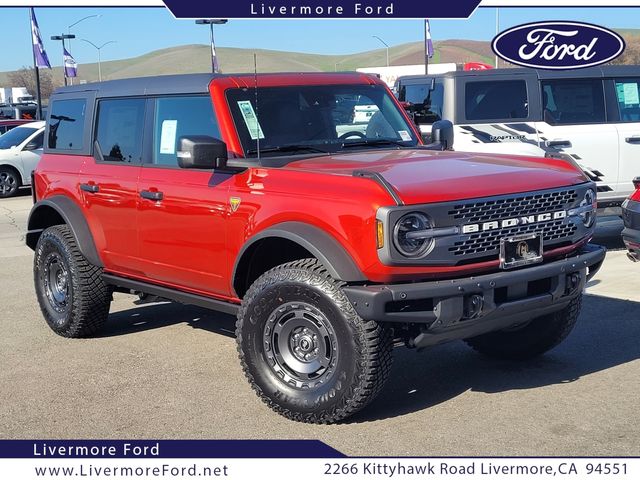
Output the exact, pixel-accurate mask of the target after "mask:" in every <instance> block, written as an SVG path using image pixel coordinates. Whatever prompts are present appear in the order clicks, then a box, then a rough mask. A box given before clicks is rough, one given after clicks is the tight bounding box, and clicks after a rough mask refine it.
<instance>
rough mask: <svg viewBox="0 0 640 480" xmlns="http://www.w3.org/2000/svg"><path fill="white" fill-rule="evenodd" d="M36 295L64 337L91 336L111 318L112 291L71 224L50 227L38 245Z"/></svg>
mask: <svg viewBox="0 0 640 480" xmlns="http://www.w3.org/2000/svg"><path fill="white" fill-rule="evenodd" d="M33 274H34V281H35V288H36V294H37V297H38V303H39V304H40V309H41V310H42V314H43V315H44V318H45V320H46V321H47V324H48V325H49V327H51V329H52V330H53V331H54V332H56V333H57V334H58V335H61V336H63V337H72V338H79V337H88V336H90V335H93V334H95V333H96V332H98V331H99V330H100V329H101V328H102V326H103V325H104V323H105V322H106V320H107V316H108V315H109V306H110V303H111V291H110V289H109V287H108V285H107V284H105V283H104V280H103V279H102V269H101V268H100V267H96V266H95V265H92V264H91V263H89V262H88V261H87V259H86V258H85V257H84V255H82V253H81V252H80V249H79V248H78V245H77V244H76V239H75V237H74V236H73V233H72V232H71V229H70V228H69V227H68V226H67V225H56V226H53V227H49V228H47V229H46V230H45V231H44V232H43V233H42V235H40V238H39V239H38V244H37V245H36V252H35V258H34V265H33Z"/></svg>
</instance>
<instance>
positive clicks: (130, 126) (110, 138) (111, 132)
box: [96, 98, 146, 163]
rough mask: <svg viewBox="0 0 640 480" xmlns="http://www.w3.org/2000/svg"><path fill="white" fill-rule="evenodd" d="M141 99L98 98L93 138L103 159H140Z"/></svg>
mask: <svg viewBox="0 0 640 480" xmlns="http://www.w3.org/2000/svg"><path fill="white" fill-rule="evenodd" d="M145 103H146V101H145V100H144V99H142V98H131V99H118V100H102V101H100V103H99V104H98V131H97V135H96V139H97V140H98V144H99V145H100V150H101V151H102V155H103V157H104V160H106V161H108V162H125V163H139V162H140V161H141V160H142V134H143V129H144V111H145Z"/></svg>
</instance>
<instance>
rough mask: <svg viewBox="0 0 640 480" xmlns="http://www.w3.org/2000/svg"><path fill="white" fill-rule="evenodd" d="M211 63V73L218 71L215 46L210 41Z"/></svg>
mask: <svg viewBox="0 0 640 480" xmlns="http://www.w3.org/2000/svg"><path fill="white" fill-rule="evenodd" d="M211 65H212V66H213V73H220V66H219V65H218V56H217V55H216V46H215V45H214V44H213V42H211Z"/></svg>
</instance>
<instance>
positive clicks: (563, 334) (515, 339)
mask: <svg viewBox="0 0 640 480" xmlns="http://www.w3.org/2000/svg"><path fill="white" fill-rule="evenodd" d="M581 304H582V294H580V295H578V296H577V297H576V298H574V299H573V300H572V301H571V303H569V305H567V306H566V307H565V308H563V309H562V310H560V311H558V312H555V313H551V314H549V315H544V316H542V317H538V318H535V319H533V320H531V321H530V322H529V323H527V324H526V325H525V326H523V327H521V328H518V329H510V330H500V331H497V332H490V333H486V334H484V335H479V336H477V337H473V338H468V339H466V340H465V342H466V343H467V344H468V345H469V346H470V347H472V348H473V349H474V350H476V351H478V352H479V353H481V354H483V355H486V356H488V357H492V358H497V359H501V360H528V359H531V358H534V357H537V356H538V355H542V354H543V353H545V352H548V351H549V350H551V349H552V348H554V347H556V346H557V345H559V344H560V343H561V342H562V341H563V340H564V339H565V338H567V335H569V333H570V332H571V330H572V329H573V327H574V325H575V324H576V320H577V319H578V315H579V314H580V306H581Z"/></svg>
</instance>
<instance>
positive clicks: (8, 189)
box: [0, 167, 22, 198]
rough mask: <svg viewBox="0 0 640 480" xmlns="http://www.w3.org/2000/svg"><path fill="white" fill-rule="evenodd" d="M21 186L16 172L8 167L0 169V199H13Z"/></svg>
mask: <svg viewBox="0 0 640 480" xmlns="http://www.w3.org/2000/svg"><path fill="white" fill-rule="evenodd" d="M21 185H22V182H21V180H20V175H18V172H16V171H15V170H13V169H12V168H8V167H0V198H9V197H13V196H14V195H16V194H17V193H18V189H19V188H20V186H21Z"/></svg>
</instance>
